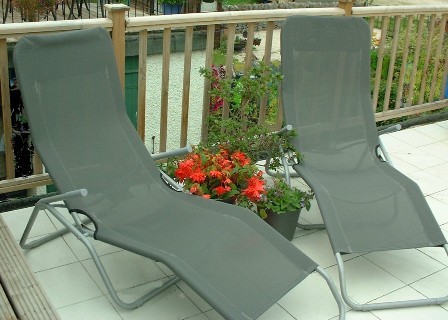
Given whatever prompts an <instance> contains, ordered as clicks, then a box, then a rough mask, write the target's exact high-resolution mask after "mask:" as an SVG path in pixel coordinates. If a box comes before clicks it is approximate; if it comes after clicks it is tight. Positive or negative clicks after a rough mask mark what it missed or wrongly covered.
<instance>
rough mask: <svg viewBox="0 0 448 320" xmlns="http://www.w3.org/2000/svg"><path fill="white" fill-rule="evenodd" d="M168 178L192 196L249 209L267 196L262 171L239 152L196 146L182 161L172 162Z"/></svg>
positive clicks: (169, 164) (168, 168) (168, 166)
mask: <svg viewBox="0 0 448 320" xmlns="http://www.w3.org/2000/svg"><path fill="white" fill-rule="evenodd" d="M166 171H167V173H168V175H170V176H171V177H173V178H174V180H175V181H177V182H178V183H180V184H181V185H182V186H183V189H184V190H185V191H187V192H190V193H191V194H194V195H198V196H201V197H203V198H206V199H215V200H221V201H224V202H228V203H232V204H237V205H239V206H242V207H247V208H249V207H251V206H253V204H256V203H258V202H259V201H261V195H262V194H264V193H266V190H265V189H264V185H265V181H264V179H263V176H262V175H263V172H261V171H260V170H259V169H258V167H257V166H256V165H255V164H253V163H252V161H251V160H250V158H248V157H247V155H246V154H245V153H243V152H241V151H235V152H232V153H231V152H229V150H227V149H225V148H224V147H219V149H218V150H216V151H214V152H213V151H211V150H209V149H207V148H204V147H202V146H196V147H194V149H193V152H191V153H190V154H188V155H187V156H186V157H185V158H184V159H182V160H171V161H170V162H169V163H168V164H167V167H166Z"/></svg>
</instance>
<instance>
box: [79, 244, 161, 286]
mask: <svg viewBox="0 0 448 320" xmlns="http://www.w3.org/2000/svg"><path fill="white" fill-rule="evenodd" d="M101 261H102V263H103V265H104V268H105V269H106V272H107V273H108V275H109V277H110V280H111V281H112V285H113V286H114V288H115V290H117V291H119V290H123V289H127V288H132V287H135V286H138V285H142V284H145V283H148V282H152V281H155V280H159V279H162V278H165V277H166V276H165V274H164V273H163V272H162V271H161V270H160V268H159V267H158V266H157V264H156V263H155V262H154V261H152V260H150V259H148V258H144V257H142V256H139V255H136V254H133V253H131V252H128V251H119V252H115V253H111V254H108V255H105V256H102V257H101ZM81 263H82V264H83V266H84V267H85V268H86V270H87V271H88V273H89V274H90V276H91V277H92V278H93V279H94V281H95V283H96V284H97V285H98V286H99V287H100V288H101V290H102V291H103V293H104V294H107V293H108V291H107V289H106V286H105V285H104V282H103V280H102V279H101V277H100V274H99V272H98V269H97V268H96V265H95V264H94V262H93V261H92V259H89V260H84V261H82V262H81Z"/></svg>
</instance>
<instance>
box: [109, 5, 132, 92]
mask: <svg viewBox="0 0 448 320" xmlns="http://www.w3.org/2000/svg"><path fill="white" fill-rule="evenodd" d="M104 6H105V8H106V9H107V10H108V17H109V18H110V19H111V20H112V23H113V28H112V42H113V46H114V53H115V60H116V62H117V69H118V75H119V77H120V82H121V88H122V90H123V93H124V88H125V87H124V82H125V42H126V38H125V31H126V24H125V23H124V21H125V13H126V11H129V7H128V6H126V5H120V4H106V5H104Z"/></svg>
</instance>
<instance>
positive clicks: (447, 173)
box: [425, 146, 448, 189]
mask: <svg viewBox="0 0 448 320" xmlns="http://www.w3.org/2000/svg"><path fill="white" fill-rule="evenodd" d="M447 149H448V146H447ZM425 171H426V172H428V173H430V174H432V175H434V176H436V177H438V178H439V179H442V180H445V183H446V184H445V185H446V189H448V162H445V163H442V164H439V165H436V166H433V167H430V168H427V169H426V170H425Z"/></svg>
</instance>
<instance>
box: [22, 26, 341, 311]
mask: <svg viewBox="0 0 448 320" xmlns="http://www.w3.org/2000/svg"><path fill="white" fill-rule="evenodd" d="M80 57H82V58H80ZM14 63H15V68H16V73H17V77H18V83H19V86H20V90H21V92H22V97H23V101H24V105H25V108H26V113H27V117H28V120H29V124H30V128H31V134H32V138H33V143H34V145H35V147H36V149H37V152H38V153H39V155H40V157H41V159H42V161H43V163H44V165H45V168H46V170H47V171H48V172H49V174H50V176H51V178H52V180H53V182H54V183H55V185H56V187H57V190H58V191H59V193H60V195H57V196H54V197H52V198H46V199H44V200H41V201H40V202H39V203H37V205H36V207H35V209H34V211H33V213H32V216H31V218H30V221H29V222H28V225H27V228H26V230H25V232H24V235H23V237H22V240H21V245H22V247H23V248H26V249H30V248H33V247H36V246H38V245H40V244H42V243H44V242H45V241H48V240H49V239H51V238H54V237H56V236H58V235H60V234H61V233H63V232H64V231H65V230H62V231H60V232H58V233H56V234H55V235H50V237H48V238H45V239H43V240H37V241H36V242H31V243H26V241H27V237H28V234H29V232H30V229H31V227H32V225H33V223H34V220H35V218H36V216H37V214H38V213H39V211H40V210H48V211H49V212H50V213H51V214H53V215H54V216H55V217H56V218H57V219H58V220H59V221H60V222H61V223H62V224H64V226H65V227H66V229H67V230H69V231H71V232H73V233H74V234H75V236H76V237H78V238H79V239H80V240H81V241H82V242H83V243H84V244H85V245H86V247H87V249H88V250H89V252H90V254H91V256H92V258H93V261H94V262H95V264H96V266H97V267H98V270H99V272H100V274H101V277H102V279H103V281H104V282H105V284H106V286H107V288H108V290H109V292H110V294H111V296H112V298H113V300H114V301H115V303H116V304H118V305H119V306H121V307H123V308H135V307H138V306H139V305H141V304H143V303H144V302H145V301H147V300H148V299H150V298H151V297H153V296H154V295H156V294H157V293H159V292H161V291H162V290H163V289H165V288H167V287H168V286H170V285H172V284H174V283H175V282H176V281H178V280H179V279H181V280H183V281H185V282H186V283H187V284H188V285H189V286H191V288H192V289H193V290H194V291H196V292H197V293H198V294H199V295H200V296H201V297H202V298H204V299H205V300H206V301H207V302H208V303H209V304H210V305H211V306H212V307H213V308H215V309H216V311H217V312H218V313H220V314H221V315H222V316H223V317H224V318H225V319H255V318H257V317H259V316H260V315H261V314H262V313H264V312H265V311H266V310H267V309H268V308H270V306H272V305H273V304H274V303H276V302H277V301H278V299H279V298H281V297H282V296H284V295H285V294H286V293H288V292H289V291H290V290H291V289H292V288H294V287H295V286H297V285H298V284H299V283H300V282H301V281H302V280H303V279H305V278H306V277H307V276H308V275H309V274H310V273H312V272H314V271H317V272H318V273H319V274H321V275H322V276H323V278H324V279H325V281H326V282H327V283H328V284H329V287H330V290H331V291H332V293H333V295H334V296H335V299H336V302H337V304H338V308H339V311H340V318H341V319H344V316H345V312H344V308H345V306H344V304H343V302H342V299H341V298H340V296H339V294H338V292H337V290H336V288H335V286H334V285H333V283H332V281H331V279H329V278H328V276H327V275H326V273H325V271H324V270H323V269H322V268H320V267H319V266H318V265H317V264H316V263H315V262H314V261H312V260H311V259H310V258H309V257H307V256H306V255H305V254H304V253H302V252H301V251H300V250H298V249H297V248H296V247H295V246H293V245H292V244H291V243H289V242H288V241H286V240H285V239H284V238H283V237H282V236H280V235H279V234H278V233H277V232H275V231H274V230H273V229H271V227H270V226H268V225H267V224H266V223H265V222H264V221H262V220H261V219H259V218H258V217H257V215H255V214H253V213H252V212H251V211H249V210H246V209H243V208H240V207H237V206H231V205H228V204H225V203H220V202H217V201H212V200H206V199H202V198H200V197H197V196H193V195H189V194H186V193H182V192H176V191H173V190H172V189H171V188H169V187H167V186H166V185H165V183H164V182H162V180H161V178H160V175H161V173H160V171H159V170H158V168H157V166H156V164H155V162H154V160H153V159H152V158H151V156H150V154H149V152H148V151H147V149H146V147H145V145H144V144H143V143H142V141H141V139H140V138H139V136H138V135H137V133H136V130H135V129H134V127H133V126H132V124H131V122H130V121H129V119H128V117H127V114H126V110H125V105H124V99H123V95H122V90H121V87H120V82H119V78H118V73H117V68H116V62H115V58H114V52H113V48H112V42H111V39H110V36H109V34H108V33H107V31H106V30H104V29H100V28H97V29H92V30H80V31H70V32H65V33H57V34H50V35H40V36H29V37H24V38H22V39H21V40H20V41H19V42H18V43H17V45H16V48H15V51H14ZM55 201H63V203H64V204H65V206H66V207H67V208H68V209H69V211H70V213H71V215H72V217H70V215H68V214H66V216H64V213H61V210H58V207H59V205H60V202H59V203H55V204H53V203H54V202H55ZM84 216H87V217H88V219H90V221H91V222H93V224H94V231H93V230H92V231H90V230H89V229H88V228H86V226H85V225H84V223H83V222H82V220H81V218H82V217H84ZM72 218H73V219H72ZM71 220H74V223H73V221H72V222H70V221H71ZM89 235H91V236H93V237H94V238H95V239H96V240H99V241H103V242H106V243H108V244H111V245H114V246H117V247H120V248H123V249H125V250H128V251H130V252H134V253H136V254H139V255H142V256H144V257H148V258H150V259H153V260H156V261H160V262H162V263H164V264H165V265H166V266H168V267H169V268H170V269H171V270H172V271H173V272H174V273H175V274H176V276H174V277H172V278H170V279H169V280H167V282H166V283H165V284H164V285H163V286H162V287H160V288H158V289H156V290H155V291H152V292H149V293H148V294H146V295H145V296H143V297H142V298H140V299H138V300H136V301H134V302H130V303H128V302H124V301H122V300H121V298H120V297H118V295H117V294H116V292H115V290H114V288H113V286H112V284H111V281H110V279H109V277H108V276H107V273H106V270H104V267H103V265H102V263H101V261H100V259H99V257H98V255H97V254H96V252H95V249H94V248H93V246H92V244H91V242H90V240H89V239H88V238H87V237H86V236H89ZM272 270H275V272H272ZM73 276H76V275H73ZM317 307H318V306H316V308H317ZM149 316H150V315H148V317H149Z"/></svg>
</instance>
